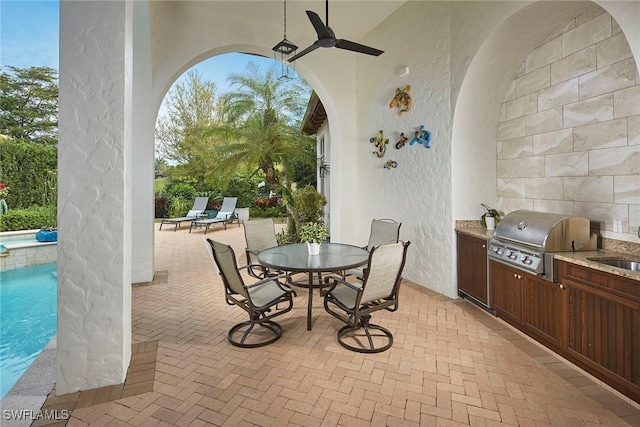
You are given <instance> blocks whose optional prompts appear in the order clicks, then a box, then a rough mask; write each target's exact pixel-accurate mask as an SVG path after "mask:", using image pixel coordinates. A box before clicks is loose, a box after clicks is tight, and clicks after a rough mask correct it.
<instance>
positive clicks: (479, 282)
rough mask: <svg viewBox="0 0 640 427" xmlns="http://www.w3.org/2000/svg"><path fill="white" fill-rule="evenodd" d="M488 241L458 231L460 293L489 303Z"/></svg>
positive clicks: (485, 303)
mask: <svg viewBox="0 0 640 427" xmlns="http://www.w3.org/2000/svg"><path fill="white" fill-rule="evenodd" d="M487 293H488V292H487V241H486V239H480V238H477V237H473V236H470V235H468V234H464V233H458V295H460V296H463V295H465V296H470V297H472V298H474V299H476V300H477V301H478V302H480V303H482V304H484V305H485V306H487V305H488V302H489V301H488V295H487Z"/></svg>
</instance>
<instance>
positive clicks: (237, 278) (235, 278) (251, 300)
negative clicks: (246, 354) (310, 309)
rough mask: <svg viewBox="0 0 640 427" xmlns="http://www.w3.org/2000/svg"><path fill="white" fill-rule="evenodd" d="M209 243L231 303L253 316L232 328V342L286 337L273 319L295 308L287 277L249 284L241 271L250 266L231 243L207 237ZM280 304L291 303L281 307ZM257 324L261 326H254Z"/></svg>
mask: <svg viewBox="0 0 640 427" xmlns="http://www.w3.org/2000/svg"><path fill="white" fill-rule="evenodd" d="M207 242H209V245H210V246H211V252H212V254H213V259H214V260H215V264H216V265H217V267H218V272H219V274H220V277H222V282H223V283H224V289H225V298H226V301H227V304H229V305H234V304H235V305H237V306H239V307H240V308H242V309H243V310H244V311H246V312H247V314H248V315H249V320H247V321H244V322H241V323H238V324H237V325H235V326H234V327H232V328H231V329H230V330H229V333H228V334H227V339H228V340H229V342H230V343H231V344H232V345H235V346H237V347H243V348H255V347H262V346H265V345H268V344H271V343H274V342H276V341H277V340H278V339H280V337H281V336H282V327H281V326H280V325H279V324H278V323H276V322H274V321H273V320H271V319H273V318H274V317H276V316H280V315H282V314H284V313H286V312H288V311H291V309H292V308H293V297H292V291H291V289H289V288H288V287H287V286H286V285H284V284H283V283H281V282H280V281H281V280H282V279H284V278H285V277H286V276H285V275H282V276H276V277H267V278H265V279H262V280H259V281H257V282H255V283H253V284H251V285H246V284H245V283H244V280H243V279H242V276H241V275H240V270H242V269H244V268H246V267H247V266H243V267H240V268H238V265H237V263H236V255H235V253H234V252H233V249H232V248H231V246H229V245H225V244H223V243H220V242H216V241H213V240H211V239H207ZM278 303H288V304H286V306H285V307H283V308H282V309H278V307H277V306H276V304H278ZM255 326H260V328H257V329H254V328H255Z"/></svg>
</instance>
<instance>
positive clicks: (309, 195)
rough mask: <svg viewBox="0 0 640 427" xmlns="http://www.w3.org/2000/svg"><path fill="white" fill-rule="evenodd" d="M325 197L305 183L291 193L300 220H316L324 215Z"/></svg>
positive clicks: (319, 219) (302, 221) (303, 221)
mask: <svg viewBox="0 0 640 427" xmlns="http://www.w3.org/2000/svg"><path fill="white" fill-rule="evenodd" d="M326 204H327V198H326V197H325V196H324V194H321V193H319V192H318V190H316V189H315V187H313V186H311V185H307V186H306V187H304V188H302V189H300V190H296V191H295V192H294V193H293V205H294V206H295V207H296V209H297V211H298V215H299V216H300V222H301V223H305V222H318V221H321V220H322V218H323V216H324V210H323V208H324V205H326Z"/></svg>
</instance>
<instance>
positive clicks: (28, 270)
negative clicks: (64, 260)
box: [0, 263, 57, 399]
mask: <svg viewBox="0 0 640 427" xmlns="http://www.w3.org/2000/svg"><path fill="white" fill-rule="evenodd" d="M56 274H57V265H56V263H52V264H44V265H36V266H33V267H25V268H17V269H15V270H6V271H0V382H1V387H0V399H1V398H2V397H4V395H5V394H6V393H7V392H8V391H9V390H10V389H11V387H12V386H13V384H15V382H16V381H17V380H18V378H20V376H21V375H22V374H23V372H24V371H26V369H27V368H28V367H29V365H30V364H31V362H33V360H34V359H35V358H36V357H37V356H38V354H40V352H41V351H42V349H43V348H44V346H45V345H47V343H48V342H49V341H50V340H51V338H53V336H54V335H55V333H56V315H57V313H56V301H57V278H56Z"/></svg>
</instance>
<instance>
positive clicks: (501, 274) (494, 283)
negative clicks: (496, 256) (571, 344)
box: [489, 260, 565, 351]
mask: <svg viewBox="0 0 640 427" xmlns="http://www.w3.org/2000/svg"><path fill="white" fill-rule="evenodd" d="M489 277H490V280H491V286H490V287H491V290H492V293H491V298H492V299H491V301H492V306H493V308H494V309H495V311H496V314H497V315H498V317H500V318H501V319H503V320H505V321H507V322H508V323H510V324H512V325H513V326H515V327H517V328H518V329H521V330H522V331H524V332H525V333H527V334H528V335H529V336H532V337H533V338H535V339H537V340H538V341H539V342H541V343H542V344H545V345H546V346H548V347H550V348H552V349H553V350H556V351H558V350H560V348H561V346H562V342H563V332H564V327H563V325H564V323H565V321H564V316H563V306H564V304H563V301H564V292H563V287H561V286H560V285H559V284H558V283H553V282H550V281H548V280H544V279H541V278H539V277H537V276H534V275H532V274H528V273H525V272H523V271H522V270H518V269H515V268H512V267H509V266H507V265H504V264H501V263H499V262H496V261H493V260H490V261H489Z"/></svg>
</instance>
